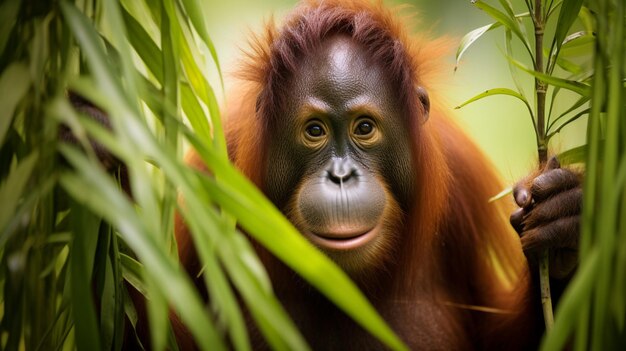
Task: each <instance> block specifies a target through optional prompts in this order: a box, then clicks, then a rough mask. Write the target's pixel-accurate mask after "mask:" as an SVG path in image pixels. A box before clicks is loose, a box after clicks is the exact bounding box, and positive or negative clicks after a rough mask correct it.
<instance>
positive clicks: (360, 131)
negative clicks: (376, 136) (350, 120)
mask: <svg viewBox="0 0 626 351" xmlns="http://www.w3.org/2000/svg"><path fill="white" fill-rule="evenodd" d="M373 131H374V124H373V123H372V122H371V121H370V120H364V121H361V122H359V123H358V124H357V125H356V128H355V129H354V134H356V135H359V136H368V135H370V134H371V133H372V132H373Z"/></svg>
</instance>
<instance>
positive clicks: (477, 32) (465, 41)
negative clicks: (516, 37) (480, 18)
mask: <svg viewBox="0 0 626 351" xmlns="http://www.w3.org/2000/svg"><path fill="white" fill-rule="evenodd" d="M501 25H502V24H501V23H500V22H495V23H492V24H488V25H486V26H483V27H480V28H476V29H474V30H473V31H471V32H469V33H467V34H465V35H464V36H463V38H461V42H460V43H459V48H458V49H457V50H456V62H455V65H454V71H456V70H457V68H458V67H459V62H460V61H461V57H462V56H463V54H464V53H465V51H467V49H469V47H470V46H471V45H472V44H473V43H474V42H475V41H476V40H478V38H480V37H481V36H482V35H483V34H485V33H487V32H488V31H490V30H492V29H494V28H498V27H500V26H501Z"/></svg>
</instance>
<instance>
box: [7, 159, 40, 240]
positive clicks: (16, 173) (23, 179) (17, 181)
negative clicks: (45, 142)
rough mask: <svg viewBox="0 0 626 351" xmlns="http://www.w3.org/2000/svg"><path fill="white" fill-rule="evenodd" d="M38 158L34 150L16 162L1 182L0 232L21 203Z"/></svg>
mask: <svg viewBox="0 0 626 351" xmlns="http://www.w3.org/2000/svg"><path fill="white" fill-rule="evenodd" d="M38 158H39V156H38V153H37V152H36V151H33V152H32V153H31V154H30V155H28V156H27V157H26V158H24V159H23V160H21V161H20V162H19V163H17V164H14V165H13V166H12V168H11V171H10V172H9V176H8V177H7V178H6V180H5V181H4V183H2V184H0V202H1V203H2V211H0V232H4V229H5V227H6V226H7V224H8V223H9V221H10V220H11V219H12V218H13V214H14V213H15V209H16V208H17V206H18V205H19V204H20V199H21V198H22V194H23V192H24V188H25V187H26V184H27V182H28V180H29V179H30V176H31V174H32V173H33V170H34V169H35V166H36V165H37V161H38Z"/></svg>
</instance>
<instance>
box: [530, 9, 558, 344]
mask: <svg viewBox="0 0 626 351" xmlns="http://www.w3.org/2000/svg"><path fill="white" fill-rule="evenodd" d="M542 12H543V11H542V6H541V0H535V13H534V17H535V20H534V21H533V22H534V26H535V70H536V71H537V72H540V73H543V72H544V69H543V32H544V18H543V13H542ZM546 89H547V86H546V83H544V82H542V81H541V80H540V79H538V78H535V92H536V94H537V105H536V108H537V111H536V114H535V115H536V116H537V153H538V157H539V167H543V165H545V164H546V162H547V160H548V148H547V145H546V131H545V110H546ZM549 273H550V272H549V261H548V250H547V249H546V250H544V251H543V252H541V254H540V257H539V285H540V287H541V306H542V308H543V318H544V321H545V324H546V332H549V331H550V330H551V329H552V325H553V323H554V316H553V313H552V297H551V295H550V274H549Z"/></svg>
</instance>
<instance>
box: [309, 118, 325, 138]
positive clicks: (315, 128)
mask: <svg viewBox="0 0 626 351" xmlns="http://www.w3.org/2000/svg"><path fill="white" fill-rule="evenodd" d="M306 134H307V135H308V136H310V137H312V138H319V137H321V136H324V135H325V134H326V131H325V130H324V127H322V125H321V124H320V123H319V122H312V123H310V124H309V125H307V126H306Z"/></svg>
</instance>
